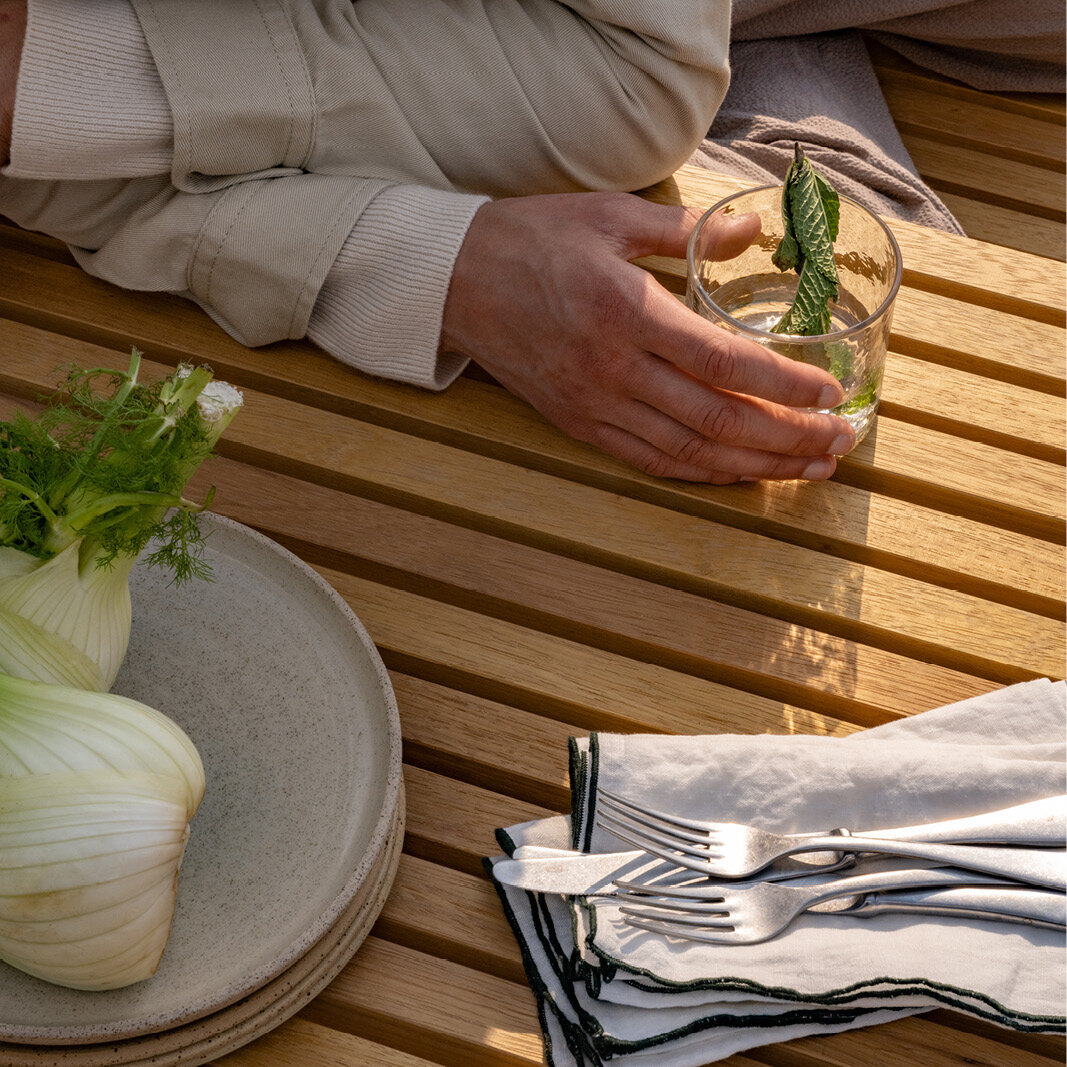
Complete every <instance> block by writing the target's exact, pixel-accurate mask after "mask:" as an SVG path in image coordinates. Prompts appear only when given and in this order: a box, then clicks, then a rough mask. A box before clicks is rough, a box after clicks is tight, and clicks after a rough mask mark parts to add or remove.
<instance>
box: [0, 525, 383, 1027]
mask: <svg viewBox="0 0 1067 1067" xmlns="http://www.w3.org/2000/svg"><path fill="white" fill-rule="evenodd" d="M199 519H200V522H201V523H203V524H204V526H205V527H208V528H207V529H205V531H204V532H205V537H210V534H211V532H213V531H212V530H211V529H210V527H211V526H216V527H218V528H219V529H221V530H225V531H228V532H229V533H230V534H231V535H232V536H233V537H235V538H239V539H242V540H244V541H250V542H252V543H254V544H256V545H257V546H258V547H259V549H261V550H263V551H265V552H267V553H269V554H271V555H274V556H277V557H279V558H280V560H281V561H282V562H284V563H286V564H288V565H289V566H290V567H291V568H293V569H294V570H295V571H296V572H297V573H298V574H300V576H301V577H302V578H303V580H305V581H307V582H309V583H310V584H311V585H312V586H313V587H315V589H316V591H317V592H318V594H319V595H320V596H323V597H325V598H326V600H327V601H329V602H330V603H331V604H332V605H333V607H334V608H335V609H336V610H337V612H338V613H339V614H340V616H341V617H342V619H343V620H344V621H345V622H346V623H347V624H348V625H349V627H350V628H351V630H352V631H353V632H354V634H355V636H356V637H357V639H358V640H359V642H360V644H361V645H362V646H363V649H364V651H365V652H366V654H367V656H368V660H369V662H370V665H371V667H372V668H373V671H374V676H375V678H376V680H377V686H378V689H379V691H380V693H381V695H382V698H383V704H384V710H385V719H386V737H387V743H388V766H387V768H386V774H385V788H384V798H383V803H382V806H381V809H380V810H379V811H378V813H377V815H376V817H375V820H374V825H373V827H372V829H371V832H370V834H369V836H368V841H367V846H366V849H365V850H364V852H363V853H362V855H361V856H360V858H359V861H358V862H357V863H356V865H355V866H354V867H353V868H352V870H351V871H350V872H349V873H348V875H347V877H346V878H345V882H344V885H343V886H342V887H341V889H340V890H338V892H337V893H335V894H334V896H333V898H332V899H331V900H330V901H329V903H328V904H326V906H325V907H324V908H322V909H321V910H320V911H319V913H318V914H317V915H316V916H315V917H314V919H313V920H312V921H310V922H309V923H308V924H307V926H306V927H305V928H304V930H303V931H302V932H301V934H300V935H299V936H298V937H295V938H293V939H292V940H291V941H290V942H289V943H288V944H286V945H285V946H284V947H282V948H281V949H280V950H279V951H278V952H277V953H275V955H274V956H272V957H271V958H270V959H269V960H267V961H266V962H265V963H263V964H262V965H260V966H258V967H257V968H256V969H255V970H254V971H251V972H249V974H247V975H245V976H243V977H242V978H240V979H236V980H233V981H231V982H230V983H229V984H227V985H225V986H222V987H218V988H216V989H214V990H213V992H212V993H211V995H210V996H205V997H202V998H200V999H199V1000H198V1001H197V1002H196V1003H195V1004H194V1005H191V1006H188V1007H186V1008H182V1009H168V1010H166V1011H155V1012H149V1013H143V1014H139V1015H138V1016H137V1017H136V1019H134V1020H133V1021H127V1022H126V1023H123V1022H122V1021H113V1022H108V1023H86V1022H84V1021H83V1022H79V1023H77V1024H71V1025H62V1026H55V1025H47V1026H39V1025H38V1026H26V1025H22V1024H9V1023H6V1022H4V1021H3V1020H2V1019H0V1043H7V1044H12V1045H21V1046H35V1045H36V1046H50V1047H53V1048H55V1047H61V1046H77V1045H98V1044H106V1043H109V1042H110V1043H114V1042H116V1041H126V1040H130V1039H133V1038H137V1037H142V1036H144V1035H149V1034H152V1033H156V1032H162V1031H166V1030H171V1029H175V1028H176V1027H179V1026H184V1025H188V1024H192V1023H195V1022H196V1021H197V1020H198V1019H205V1018H210V1017H211V1016H213V1015H215V1014H217V1013H218V1012H220V1011H224V1010H225V1009H226V1008H227V1007H229V1006H231V1005H233V1004H234V1003H235V1002H238V1001H240V1000H242V999H244V998H247V997H249V996H250V995H252V994H254V993H255V992H256V990H258V989H261V988H262V987H263V986H265V985H267V984H268V983H270V982H271V981H272V980H273V979H275V978H277V977H278V976H279V975H281V974H284V972H285V971H286V970H288V969H289V968H290V967H292V966H293V965H294V964H295V963H296V962H297V961H299V960H300V959H301V958H302V957H303V956H304V955H305V954H306V953H307V952H309V951H310V950H311V949H312V948H313V947H314V946H315V944H316V943H318V942H319V941H320V940H321V938H322V937H323V936H324V935H325V934H326V933H327V932H328V931H329V930H330V929H331V927H332V926H333V925H334V924H335V923H336V922H337V921H338V920H339V918H340V917H341V916H343V914H344V912H345V910H346V908H347V907H348V906H349V904H350V903H351V901H352V900H353V899H354V898H355V896H356V895H357V894H358V892H359V890H360V888H361V886H362V885H363V884H364V882H365V881H366V879H367V878H368V877H369V876H370V875H371V874H372V873H373V870H374V868H375V866H376V865H377V863H378V861H379V859H380V857H381V854H382V853H383V851H384V850H385V849H386V848H387V847H388V845H389V843H390V837H391V832H392V828H393V823H394V819H395V812H396V809H397V805H398V803H400V802H401V798H402V795H403V792H402V791H403V774H402V737H401V726H400V712H399V708H398V706H397V703H396V694H395V692H394V691H393V686H392V682H391V680H390V678H389V675H388V671H387V670H386V667H385V663H384V662H383V660H382V657H381V654H380V653H379V652H378V649H377V647H376V646H375V644H374V641H373V639H372V638H371V636H370V634H369V632H368V631H367V629H366V627H365V626H364V625H363V623H362V621H361V620H360V619H359V617H358V616H357V615H356V613H355V611H353V609H352V608H351V607H350V606H349V604H348V602H347V601H346V600H345V599H344V598H343V597H342V596H341V594H340V593H339V592H338V591H337V590H336V589H335V588H334V587H333V586H332V585H330V583H329V582H327V581H326V579H325V578H323V577H322V575H320V574H319V573H318V572H317V571H316V570H315V569H314V568H313V567H312V566H311V565H310V564H308V563H306V562H305V561H304V560H302V559H301V558H300V557H299V556H297V555H296V554H295V553H293V552H291V551H290V550H289V549H287V548H286V547H285V546H284V545H281V544H279V543H278V542H277V541H274V540H273V539H271V538H270V537H267V536H266V535H265V534H263V533H260V531H258V530H256V529H254V528H253V527H250V526H246V525H245V524H243V523H240V522H237V521H236V520H234V519H230V518H227V517H226V516H224V515H219V514H218V513H216V512H204V513H202V514H201V515H200V516H199ZM12 969H13V970H17V968H12ZM154 978H155V976H154V975H153V976H151V977H149V978H148V979H146V980H145V981H148V982H151V981H152V980H153V979H154Z"/></svg>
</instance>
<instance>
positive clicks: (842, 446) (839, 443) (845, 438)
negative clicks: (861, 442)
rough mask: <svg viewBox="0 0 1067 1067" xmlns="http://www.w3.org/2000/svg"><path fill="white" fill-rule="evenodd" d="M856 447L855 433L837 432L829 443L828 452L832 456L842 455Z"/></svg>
mask: <svg viewBox="0 0 1067 1067" xmlns="http://www.w3.org/2000/svg"><path fill="white" fill-rule="evenodd" d="M855 447H856V435H855V434H854V433H839V434H838V435H837V436H836V437H835V438H834V442H833V444H832V445H830V454H831V455H833V456H844V455H846V454H847V453H849V452H851V451H852V449H853V448H855Z"/></svg>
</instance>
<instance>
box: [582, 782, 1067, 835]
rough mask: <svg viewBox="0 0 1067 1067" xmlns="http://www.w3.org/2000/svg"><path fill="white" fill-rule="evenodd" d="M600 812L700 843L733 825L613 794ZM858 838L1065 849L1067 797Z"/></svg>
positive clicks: (602, 795) (600, 797)
mask: <svg viewBox="0 0 1067 1067" xmlns="http://www.w3.org/2000/svg"><path fill="white" fill-rule="evenodd" d="M597 809H598V813H599V812H600V811H603V810H605V809H607V810H609V811H610V810H612V809H615V810H617V811H620V812H626V813H628V814H629V815H631V816H643V817H644V818H645V819H646V820H648V821H649V823H656V824H662V827H661V828H663V829H670V830H672V831H674V832H675V833H677V834H679V835H682V834H683V833H684V832H685V831H691V832H693V833H695V834H696V835H697V836H696V837H692V838H688V839H689V840H692V841H699V840H701V839H702V838H701V837H700V836H699V835H701V834H703V833H707V832H708V831H709V830H712V829H714V828H715V827H717V826H721V825H734V824H731V823H721V822H709V821H707V820H701V819H687V818H685V817H683V816H680V815H676V814H673V813H670V812H664V811H657V810H656V809H655V808H650V807H648V806H646V805H643V804H637V803H635V802H634V801H632V800H628V799H627V798H625V797H623V796H620V795H619V794H618V793H613V792H611V791H609V790H607V789H600V790H598V792H597ZM840 832H841V831H840V830H837V829H833V830H829V829H828V830H824V831H821V834H822V835H823V836H825V835H826V834H836V833H840ZM845 832H847V833H851V834H853V835H855V836H857V837H878V838H883V837H888V838H894V839H897V840H900V841H930V842H940V843H942V844H946V845H948V844H954V845H966V844H969V845H1033V846H1035V847H1049V848H1063V847H1065V846H1067V795H1060V796H1053V797H1043V798H1041V799H1040V800H1031V801H1027V802H1026V803H1024V804H1014V805H1012V806H1011V807H1007V808H998V809H996V810H994V811H986V812H981V813H978V814H975V815H965V816H963V817H962V818H957V819H941V820H937V821H936V822H925V823H916V824H912V825H909V826H894V827H891V828H888V829H876V830H850V831H845ZM788 836H790V837H797V838H806V837H817V836H820V834H811V833H803V834H789V835H788Z"/></svg>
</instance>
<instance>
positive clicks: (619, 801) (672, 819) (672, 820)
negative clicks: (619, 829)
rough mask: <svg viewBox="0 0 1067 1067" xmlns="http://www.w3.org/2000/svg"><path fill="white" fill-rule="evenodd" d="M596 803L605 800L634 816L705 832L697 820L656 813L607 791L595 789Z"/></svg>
mask: <svg viewBox="0 0 1067 1067" xmlns="http://www.w3.org/2000/svg"><path fill="white" fill-rule="evenodd" d="M596 795H597V801H598V802H599V801H600V800H601V799H602V798H603V799H606V800H607V801H608V802H609V803H611V804H613V805H617V806H621V807H624V808H628V809H629V810H630V811H631V812H633V813H634V814H635V815H647V816H651V817H652V818H654V819H658V820H659V821H660V822H664V823H667V824H669V825H671V826H681V827H685V828H686V829H687V830H702V831H707V828H708V824H707V823H703V822H700V821H699V820H697V819H685V818H683V817H682V816H681V815H673V814H672V813H671V812H669V811H657V810H656V809H655V808H647V807H645V806H644V805H641V804H635V803H634V801H632V800H628V799H627V798H626V797H622V796H619V794H618V793H612V792H611V791H610V790H609V789H603V788H600V787H598V788H597V793H596Z"/></svg>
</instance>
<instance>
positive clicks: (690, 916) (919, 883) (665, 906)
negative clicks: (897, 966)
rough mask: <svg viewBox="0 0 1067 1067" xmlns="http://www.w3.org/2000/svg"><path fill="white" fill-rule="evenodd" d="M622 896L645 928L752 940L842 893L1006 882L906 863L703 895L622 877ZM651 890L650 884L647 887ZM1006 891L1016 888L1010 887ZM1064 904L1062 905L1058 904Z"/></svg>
mask: <svg viewBox="0 0 1067 1067" xmlns="http://www.w3.org/2000/svg"><path fill="white" fill-rule="evenodd" d="M618 885H619V888H620V890H622V893H621V894H620V896H621V897H622V898H623V899H629V900H634V901H640V903H639V904H638V905H637V906H634V905H627V904H622V905H621V906H620V908H619V911H620V913H621V914H622V915H623V917H624V918H625V921H626V922H627V923H628V924H629V925H631V926H635V927H639V928H641V929H643V930H649V931H651V932H653V933H659V934H667V935H669V936H673V937H679V938H684V939H685V940H689V941H706V942H709V943H711V944H722V945H729V944H733V945H741V944H745V945H749V944H757V943H759V942H760V941H768V940H770V939H771V938H773V937H776V936H777V935H778V934H780V933H781V932H782V931H783V930H785V929H786V928H787V927H788V926H789V925H790V923H792V922H793V920H794V919H796V918H797V916H798V915H800V914H802V913H803V912H805V911H808V910H809V909H810V908H812V907H814V906H815V905H817V904H821V903H822V902H824V901H827V900H833V899H835V898H838V897H851V896H857V895H864V894H868V893H881V892H885V891H887V890H894V889H904V888H909V887H913V888H915V887H930V886H950V885H956V886H961V885H962V886H975V885H981V886H992V885H998V886H1003V882H1002V881H1001V880H1000V879H997V878H995V877H987V876H984V875H981V874H978V873H976V872H971V871H963V870H959V869H955V868H945V867H940V868H929V869H914V868H911V869H905V870H898V871H889V872H880V873H877V874H864V875H857V876H855V877H851V878H837V879H835V880H833V881H830V882H825V883H823V884H821V885H808V886H800V885H796V884H790V883H786V882H750V883H747V884H740V883H739V884H737V885H730V886H724V885H719V886H706V887H703V894H704V895H703V897H702V898H701V899H699V900H678V899H662V898H657V897H650V896H645V895H643V893H641V892H640V889H641V887H638V893H634V891H633V888H632V887H631V886H628V885H627V884H625V883H621V882H620V883H618ZM646 891H647V890H646ZM1007 891H1008V892H1012V891H1014V890H1013V888H1008V889H1007ZM1023 892H1024V893H1028V894H1042V896H1043V897H1049V898H1052V899H1051V901H1049V902H1048V903H1049V905H1050V908H1049V914H1054V913H1056V912H1057V905H1059V902H1060V901H1062V899H1063V898H1062V896H1061V895H1060V894H1059V893H1050V892H1048V891H1047V890H1023ZM1059 906H1062V905H1059Z"/></svg>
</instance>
